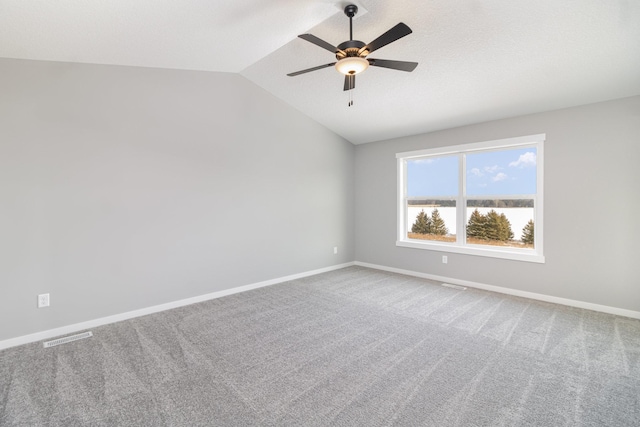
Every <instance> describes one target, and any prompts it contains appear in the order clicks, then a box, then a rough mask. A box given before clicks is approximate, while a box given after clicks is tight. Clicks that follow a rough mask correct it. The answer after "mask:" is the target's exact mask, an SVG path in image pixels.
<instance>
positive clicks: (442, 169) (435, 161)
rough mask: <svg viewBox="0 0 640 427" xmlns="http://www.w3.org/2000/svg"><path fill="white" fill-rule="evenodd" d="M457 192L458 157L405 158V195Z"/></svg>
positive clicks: (428, 195)
mask: <svg viewBox="0 0 640 427" xmlns="http://www.w3.org/2000/svg"><path fill="white" fill-rule="evenodd" d="M456 194H458V157H457V156H444V157H423V158H421V159H411V160H407V197H418V196H427V197H434V196H455V195H456Z"/></svg>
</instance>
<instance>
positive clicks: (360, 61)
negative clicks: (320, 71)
mask: <svg viewBox="0 0 640 427" xmlns="http://www.w3.org/2000/svg"><path fill="white" fill-rule="evenodd" d="M367 67H369V61H367V60H366V59H365V58H361V57H359V56H350V57H347V58H343V59H341V60H339V61H338V62H336V70H338V71H340V72H341V73H342V74H344V75H345V76H348V75H354V74H359V73H361V72H363V71H364V70H366V69H367Z"/></svg>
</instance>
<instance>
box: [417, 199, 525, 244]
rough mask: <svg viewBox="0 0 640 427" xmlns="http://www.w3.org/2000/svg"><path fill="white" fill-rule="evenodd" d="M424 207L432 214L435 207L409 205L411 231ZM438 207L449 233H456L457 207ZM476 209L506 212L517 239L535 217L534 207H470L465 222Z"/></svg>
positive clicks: (483, 211)
mask: <svg viewBox="0 0 640 427" xmlns="http://www.w3.org/2000/svg"><path fill="white" fill-rule="evenodd" d="M423 209H424V211H425V213H427V214H428V215H429V216H431V213H432V212H433V209H435V208H433V207H432V206H409V209H408V220H407V229H408V230H409V231H411V225H412V224H413V223H414V222H416V217H417V216H418V214H419V213H420V211H421V210H423ZM437 209H438V213H439V214H440V217H442V219H443V220H444V223H445V225H446V226H447V228H448V229H449V234H456V208H455V207H439V208H437ZM474 209H478V212H480V213H481V214H483V215H486V214H487V213H488V212H489V211H490V210H492V209H493V210H494V211H496V212H497V213H498V215H499V214H502V213H503V214H505V216H506V217H507V219H508V220H509V222H510V223H511V231H513V238H514V239H515V240H520V237H521V236H522V229H523V228H524V226H525V225H527V223H528V222H529V220H532V219H533V208H468V209H467V218H466V221H465V223H467V222H469V216H470V215H471V213H472V212H473V211H474Z"/></svg>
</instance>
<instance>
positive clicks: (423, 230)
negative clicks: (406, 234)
mask: <svg viewBox="0 0 640 427" xmlns="http://www.w3.org/2000/svg"><path fill="white" fill-rule="evenodd" d="M411 232H412V233H418V234H429V233H431V218H429V215H427V214H426V213H425V212H424V209H422V210H421V211H420V213H419V214H418V216H417V217H416V222H414V223H413V225H412V226H411Z"/></svg>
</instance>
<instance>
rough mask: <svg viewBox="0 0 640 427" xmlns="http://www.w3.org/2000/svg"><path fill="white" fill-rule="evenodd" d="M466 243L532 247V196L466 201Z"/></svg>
mask: <svg viewBox="0 0 640 427" xmlns="http://www.w3.org/2000/svg"><path fill="white" fill-rule="evenodd" d="M466 224H467V243H469V244H472V245H491V246H505V247H517V248H533V247H534V238H533V229H534V200H533V199H516V200H499V199H484V200H469V201H467V218H466Z"/></svg>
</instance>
